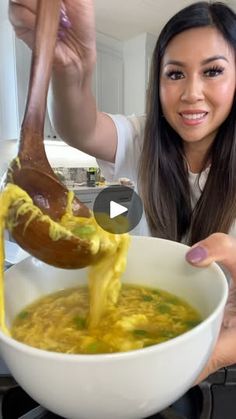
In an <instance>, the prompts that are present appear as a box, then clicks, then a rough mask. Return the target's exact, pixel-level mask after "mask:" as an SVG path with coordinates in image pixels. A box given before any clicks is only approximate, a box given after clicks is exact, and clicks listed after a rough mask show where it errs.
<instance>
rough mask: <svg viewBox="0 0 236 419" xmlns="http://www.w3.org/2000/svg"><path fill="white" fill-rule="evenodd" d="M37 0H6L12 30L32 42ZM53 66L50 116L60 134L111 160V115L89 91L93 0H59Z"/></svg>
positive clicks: (93, 44) (113, 136)
mask: <svg viewBox="0 0 236 419" xmlns="http://www.w3.org/2000/svg"><path fill="white" fill-rule="evenodd" d="M36 7H37V0H14V1H13V0H12V1H9V18H10V21H11V23H12V25H13V28H14V30H15V33H16V35H17V36H18V37H19V38H20V39H22V40H23V41H24V42H25V43H26V44H27V45H28V46H29V47H30V48H32V45H33V39H34V29H35V20H36ZM62 8H63V9H62V11H61V23H60V28H59V32H58V41H57V45H56V50H55V58H54V65H53V74H52V83H51V97H50V108H51V109H50V115H51V118H52V121H53V124H54V126H55V129H56V130H57V132H58V134H59V135H60V136H61V138H62V139H63V140H64V141H66V142H67V143H68V144H70V145H71V146H73V147H76V148H78V149H80V150H82V151H84V152H86V153H88V154H91V155H93V156H95V157H98V158H100V159H104V160H107V161H111V162H113V161H114V159H115V153H116V147H117V133H116V128H115V125H114V123H113V121H112V119H111V118H110V117H109V116H107V115H106V114H104V113H102V112H99V111H98V110H97V107H96V102H95V99H94V97H93V95H92V90H91V83H92V73H93V70H94V66H95V63H96V33H95V22H94V7H93V0H65V1H64V2H62Z"/></svg>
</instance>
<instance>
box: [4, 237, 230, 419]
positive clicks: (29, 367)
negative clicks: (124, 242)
mask: <svg viewBox="0 0 236 419" xmlns="http://www.w3.org/2000/svg"><path fill="white" fill-rule="evenodd" d="M186 251H187V247H186V246H184V245H181V244H178V243H175V242H170V241H166V240H160V239H154V238H144V237H133V238H132V243H131V247H130V250H129V254H128V266H127V270H126V272H125V275H124V277H123V281H124V282H129V283H140V284H147V285H150V286H154V287H159V288H163V289H165V290H168V291H171V292H173V293H174V294H176V295H178V296H180V297H183V298H185V299H186V300H188V301H189V303H191V304H192V305H193V306H195V307H196V308H197V309H198V310H200V312H201V314H202V316H203V318H204V320H203V322H202V323H201V324H200V325H198V326H197V327H195V328H194V329H192V330H191V331H189V332H187V333H185V334H183V335H181V336H179V337H177V338H174V339H172V340H170V341H168V342H164V343H161V344H159V345H155V346H152V347H148V348H145V349H142V350H136V351H131V352H126V353H117V354H107V355H66V354H59V353H53V352H47V351H43V350H39V349H35V348H32V347H29V346H27V345H24V344H21V343H19V342H17V341H15V340H14V339H12V338H9V337H7V336H5V335H4V334H3V333H2V332H0V345H1V353H2V356H3V358H4V360H5V362H6V363H7V365H8V367H9V369H10V370H11V372H12V374H13V375H14V377H15V378H16V380H17V381H18V383H19V384H20V385H21V386H22V387H23V388H24V389H25V390H26V392H27V393H29V395H31V397H33V398H34V399H35V400H37V401H38V402H39V403H40V404H42V405H43V406H44V407H46V408H48V409H49V410H51V411H53V412H55V413H57V414H59V415H61V416H64V417H66V418H70V419H80V418H81V419H110V418H114V419H124V418H125V419H137V418H144V417H147V416H149V415H151V414H154V413H155V412H157V411H160V410H162V409H164V408H165V407H166V406H168V405H169V404H171V403H172V402H173V401H175V400H176V399H178V398H179V397H180V396H181V395H182V394H184V393H185V392H186V390H188V388H189V387H191V385H192V384H193V383H194V381H195V379H196V377H197V376H198V374H199V373H200V371H201V370H202V368H203V367H204V365H205V364H206V362H207V360H208V358H209V356H210V354H211V351H212V349H213V347H214V345H215V342H216V339H217V336H218V332H219V328H220V324H221V321H222V315H223V309H224V305H225V302H226V298H227V293H228V286H227V281H226V279H225V276H224V274H223V272H222V271H221V270H220V268H219V267H218V266H217V265H216V264H212V265H211V266H210V267H208V268H194V267H192V266H190V265H189V264H188V263H187V262H185V258H184V256H185V253H186ZM84 283H86V270H84V269H83V270H74V271H73V270H72V271H66V270H61V269H56V268H53V267H50V266H48V265H45V264H44V263H41V262H39V261H38V260H36V259H34V258H31V257H30V258H27V259H26V260H24V261H22V262H20V263H19V264H17V265H15V266H14V267H12V268H11V269H10V270H9V271H7V272H6V314H7V319H8V324H11V321H12V319H13V318H14V316H15V315H16V314H17V313H18V312H19V311H20V310H21V309H22V308H23V307H25V305H26V304H29V303H31V302H32V301H33V300H35V299H36V298H38V297H40V296H41V295H43V294H46V293H50V292H53V291H56V290H58V289H62V288H65V287H72V286H75V285H76V284H84Z"/></svg>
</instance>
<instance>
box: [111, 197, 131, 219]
mask: <svg viewBox="0 0 236 419" xmlns="http://www.w3.org/2000/svg"><path fill="white" fill-rule="evenodd" d="M127 211H128V208H126V207H124V206H123V205H120V204H117V202H114V201H111V202H110V218H115V217H117V216H118V215H121V214H124V213H125V212H127Z"/></svg>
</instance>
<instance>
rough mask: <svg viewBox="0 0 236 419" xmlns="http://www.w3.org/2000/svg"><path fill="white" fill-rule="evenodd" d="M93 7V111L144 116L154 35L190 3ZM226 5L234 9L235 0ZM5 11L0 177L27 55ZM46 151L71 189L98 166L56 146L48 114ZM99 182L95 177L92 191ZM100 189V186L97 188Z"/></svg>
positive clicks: (139, 1)
mask: <svg viewBox="0 0 236 419" xmlns="http://www.w3.org/2000/svg"><path fill="white" fill-rule="evenodd" d="M94 3H95V12H96V29H97V51H98V55H97V65H96V68H95V71H94V77H93V92H94V95H95V97H96V100H97V104H98V107H99V109H100V110H102V111H105V112H110V113H124V114H127V115H128V114H132V113H136V114H143V113H144V112H145V96H146V88H147V83H148V74H149V68H150V63H151V56H152V52H153V49H154V46H155V41H156V38H157V36H158V33H159V32H160V29H161V28H162V26H163V24H164V23H165V22H166V21H167V20H168V18H169V17H170V16H171V15H172V14H173V13H174V12H176V11H177V10H179V9H180V8H182V7H183V6H186V5H187V4H190V3H194V1H191V0H178V1H177V0H129V1H127V0H113V1H112V2H111V1H110V0H94ZM226 3H228V4H230V5H231V6H233V7H234V8H235V9H236V0H231V1H226ZM7 8H8V0H0V56H1V64H0V177H1V176H2V174H3V173H4V171H5V170H6V168H7V166H8V163H9V160H11V158H12V157H14V156H15V154H16V151H17V139H18V137H19V129H20V124H21V120H22V116H23V112H24V107H25V99H26V91H27V83H28V77H29V65H30V50H29V49H28V48H27V47H26V46H25V45H24V44H23V42H21V41H19V40H18V39H16V38H15V35H14V33H13V31H12V28H11V25H10V23H9V21H8V16H7ZM45 147H46V152H47V155H48V158H49V161H50V163H51V165H52V166H53V167H54V168H55V169H56V170H57V171H58V172H59V173H60V174H61V175H62V177H64V180H65V181H66V182H67V181H68V182H70V186H71V185H72V186H73V184H75V183H76V182H77V184H78V185H77V186H80V185H81V184H85V183H86V169H87V168H88V167H97V163H96V160H95V159H94V158H93V157H90V156H88V155H87V154H85V153H82V152H80V151H78V150H75V149H74V148H71V147H69V146H68V145H66V144H65V143H64V142H63V141H61V139H60V138H59V137H58V135H57V133H56V131H55V130H54V128H53V127H52V125H51V123H50V120H49V117H48V115H47V118H46V121H45ZM100 175H101V176H102V174H100ZM99 180H100V179H99V174H98V175H97V177H96V181H97V186H99V185H98V181H99ZM101 180H102V181H103V180H104V179H103V178H101ZM117 181H118V179H117ZM79 184H80V185H79ZM103 185H104V182H103V184H102V185H100V186H103ZM75 186H76V185H75Z"/></svg>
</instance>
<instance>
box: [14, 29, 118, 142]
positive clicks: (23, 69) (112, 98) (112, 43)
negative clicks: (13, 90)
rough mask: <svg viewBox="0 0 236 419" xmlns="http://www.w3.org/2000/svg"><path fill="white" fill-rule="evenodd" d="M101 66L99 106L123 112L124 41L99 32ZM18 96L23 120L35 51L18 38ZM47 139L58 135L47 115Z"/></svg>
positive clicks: (97, 77)
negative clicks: (31, 63)
mask: <svg viewBox="0 0 236 419" xmlns="http://www.w3.org/2000/svg"><path fill="white" fill-rule="evenodd" d="M97 38H98V40H97V65H96V68H95V71H94V78H93V92H94V95H95V97H96V101H97V105H98V108H99V109H100V110H101V111H104V112H111V113H123V111H124V110H123V108H124V106H123V90H124V86H123V56H122V43H120V42H119V41H116V40H113V39H110V38H108V37H105V36H104V35H101V34H98V35H97ZM15 56H16V69H17V94H18V95H17V96H18V105H19V120H20V121H22V118H23V112H24V108H25V101H26V92H27V85H28V80H29V68H30V59H31V52H30V50H29V48H28V47H27V46H25V44H24V43H23V42H22V41H20V40H18V39H16V55H15ZM44 132H45V138H57V134H56V132H55V130H54V129H53V127H52V126H51V123H50V120H49V117H48V115H47V117H46V120H45V130H44Z"/></svg>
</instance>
